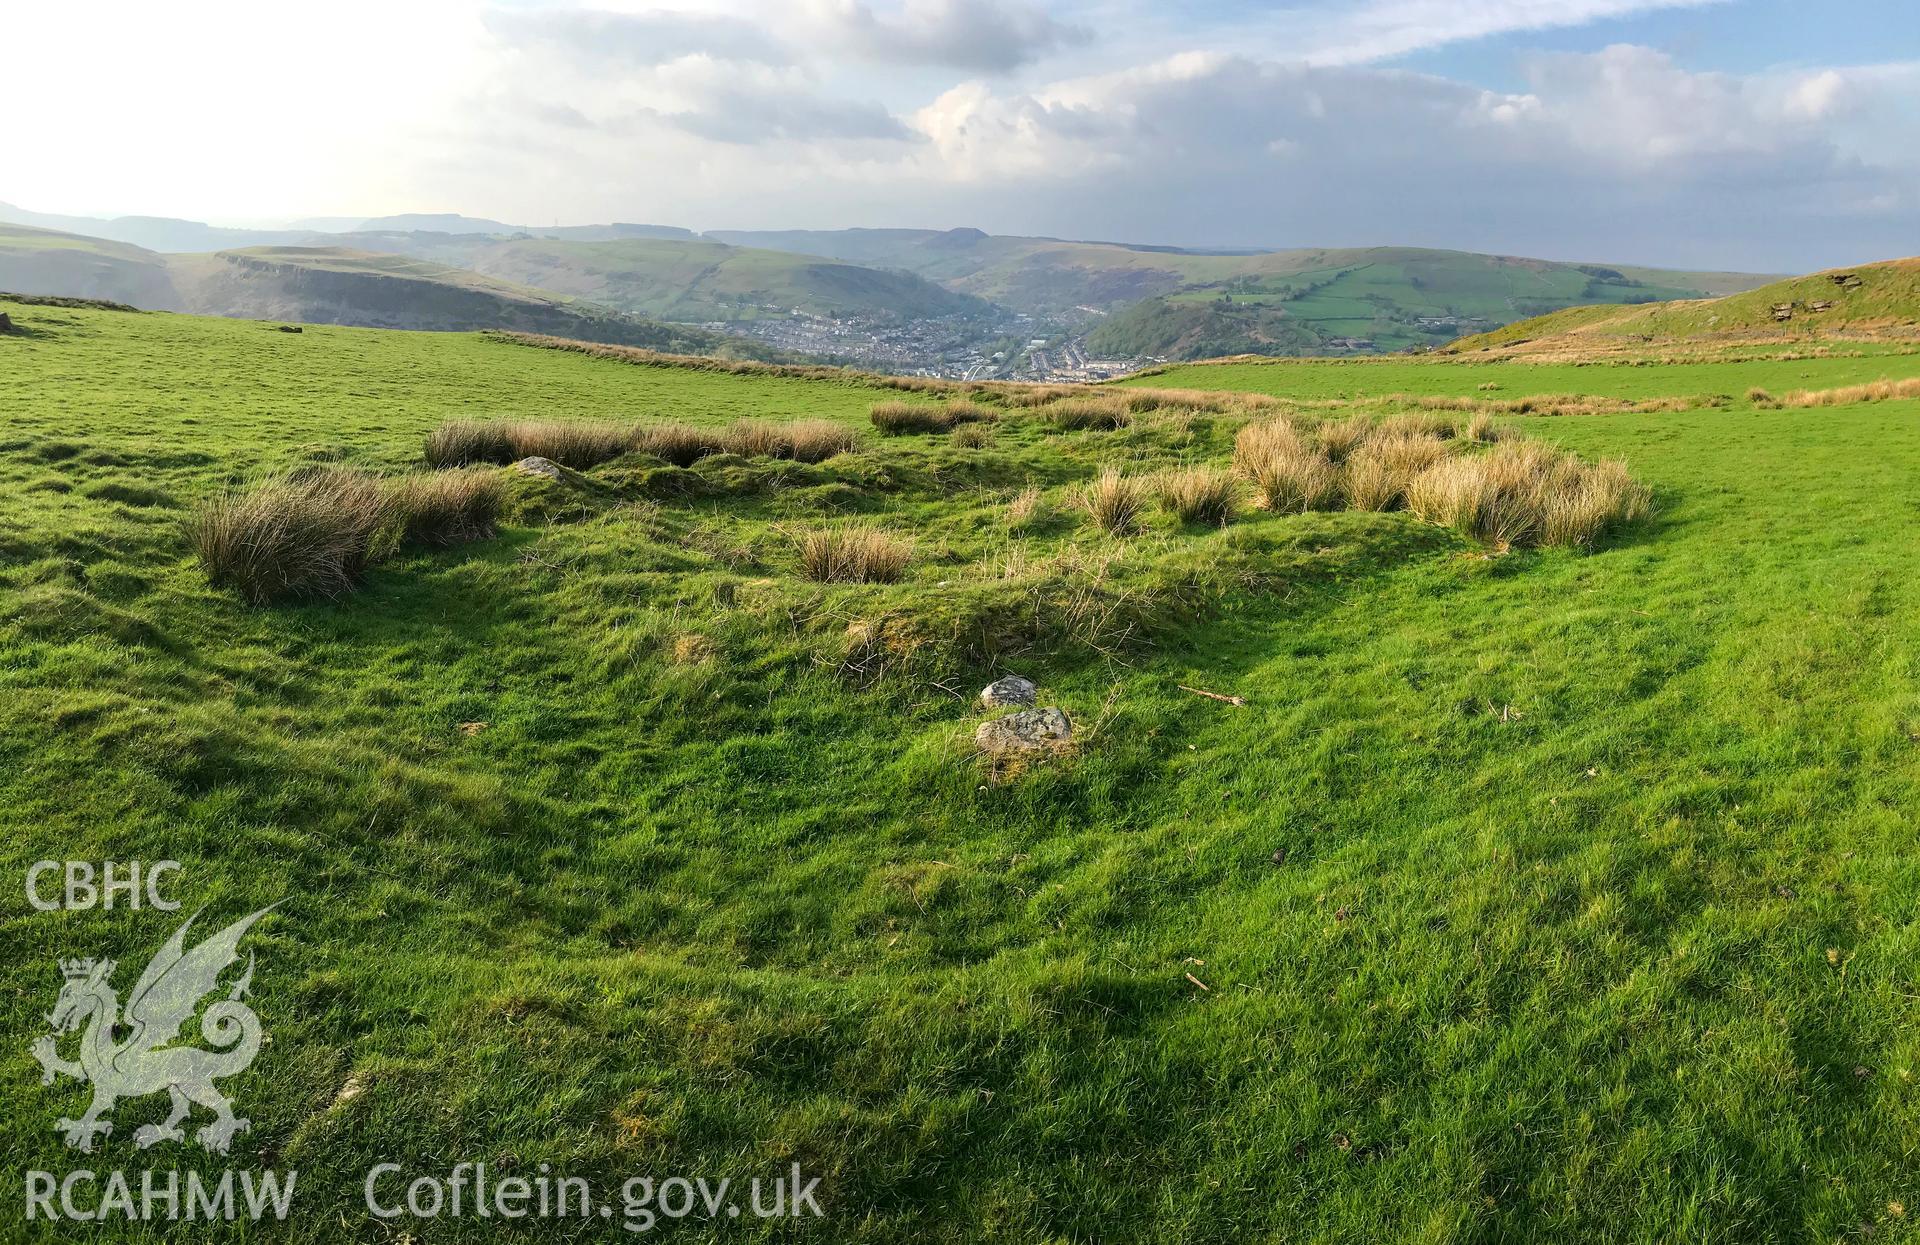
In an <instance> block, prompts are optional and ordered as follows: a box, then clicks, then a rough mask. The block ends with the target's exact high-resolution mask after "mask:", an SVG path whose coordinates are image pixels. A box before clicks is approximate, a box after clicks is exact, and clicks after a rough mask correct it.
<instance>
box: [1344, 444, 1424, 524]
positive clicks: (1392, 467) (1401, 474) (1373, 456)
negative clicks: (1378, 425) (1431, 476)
mask: <svg viewBox="0 0 1920 1245" xmlns="http://www.w3.org/2000/svg"><path fill="white" fill-rule="evenodd" d="M1446 456H1447V447H1446V444H1445V443H1444V442H1442V441H1439V440H1436V439H1435V438H1433V437H1423V436H1384V437H1378V438H1376V439H1374V440H1372V441H1369V442H1368V443H1367V444H1365V445H1363V446H1361V447H1360V449H1359V450H1358V451H1357V452H1356V453H1355V454H1354V455H1353V457H1351V458H1349V459H1348V460H1347V461H1346V464H1345V466H1344V467H1343V468H1342V469H1341V472H1340V492H1341V495H1342V496H1343V497H1344V498H1345V499H1346V503H1347V505H1348V506H1349V507H1351V508H1352V509H1355V510H1398V509H1399V508H1400V507H1401V506H1403V505H1405V504H1406V500H1407V487H1408V486H1409V485H1410V484H1412V483H1413V478H1414V477H1415V476H1417V475H1419V474H1420V473H1421V472H1423V471H1425V470H1426V469H1427V468H1429V467H1431V466H1433V465H1434V464H1435V463H1437V462H1439V461H1440V460H1441V459H1443V458H1445V457H1446Z"/></svg>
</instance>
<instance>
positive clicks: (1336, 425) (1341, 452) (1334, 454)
mask: <svg viewBox="0 0 1920 1245" xmlns="http://www.w3.org/2000/svg"><path fill="white" fill-rule="evenodd" d="M1372 435H1373V421H1372V420H1370V419H1368V418H1367V417H1366V416H1365V415H1350V416H1348V417H1347V418H1346V419H1342V420H1329V421H1327V422H1326V423H1323V424H1321V425H1320V426H1319V427H1318V428H1316V429H1314V439H1315V440H1316V441H1318V442H1319V443H1320V449H1321V451H1322V452H1323V453H1325V454H1326V456H1327V457H1328V458H1330V459H1332V460H1333V461H1334V462H1336V463H1340V462H1345V461H1346V460H1347V456H1348V455H1350V454H1352V453H1353V452H1354V451H1355V450H1357V449H1359V448H1360V447H1361V446H1362V445H1364V444H1365V443H1366V441H1367V438H1368V437H1370V436H1372Z"/></svg>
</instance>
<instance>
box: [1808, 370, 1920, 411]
mask: <svg viewBox="0 0 1920 1245" xmlns="http://www.w3.org/2000/svg"><path fill="white" fill-rule="evenodd" d="M1899 398H1920V377H1914V378H1912V379H1910V380H1876V381H1871V382H1869V383H1867V384H1864V385H1847V386H1844V387H1842V388H1839V389H1798V390H1795V391H1794V392H1792V393H1790V394H1788V395H1787V396H1786V397H1785V398H1783V399H1781V401H1782V402H1783V403H1784V404H1785V405H1787V406H1795V407H1811V406H1852V405H1853V404H1855V403H1856V402H1891V401H1894V400H1896V399H1899Z"/></svg>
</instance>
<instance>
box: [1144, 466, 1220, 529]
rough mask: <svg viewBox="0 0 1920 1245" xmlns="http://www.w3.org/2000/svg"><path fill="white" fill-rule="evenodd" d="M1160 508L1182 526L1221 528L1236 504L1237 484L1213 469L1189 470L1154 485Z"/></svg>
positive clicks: (1194, 468) (1176, 472)
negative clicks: (1202, 524) (1199, 525)
mask: <svg viewBox="0 0 1920 1245" xmlns="http://www.w3.org/2000/svg"><path fill="white" fill-rule="evenodd" d="M1154 493H1155V495H1156V496H1158V497H1159V499H1160V505H1161V507H1162V508H1163V509H1164V510H1166V512H1167V513H1168V514H1171V515H1173V516H1174V517H1175V518H1177V519H1179V520H1180V521H1181V522H1182V523H1206V524H1210V525H1212V526H1214V527H1224V526H1226V524H1227V522H1228V521H1229V520H1231V519H1232V518H1233V512H1234V508H1235V507H1236V506H1238V505H1239V502H1240V486H1239V482H1238V481H1237V480H1235V479H1234V477H1233V474H1232V473H1231V472H1227V471H1221V470H1220V469H1218V468H1216V467H1189V468H1187V469H1185V470H1182V471H1174V472H1170V473H1168V474H1166V475H1163V476H1161V477H1160V478H1159V479H1158V480H1157V481H1155V482H1154Z"/></svg>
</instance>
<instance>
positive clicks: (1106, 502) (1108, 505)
mask: <svg viewBox="0 0 1920 1245" xmlns="http://www.w3.org/2000/svg"><path fill="white" fill-rule="evenodd" d="M1079 501H1080V507H1081V509H1083V510H1085V511H1086V512H1087V517H1088V518H1090V519H1092V520H1093V525H1094V526H1095V527H1097V528H1099V529H1100V530H1101V531H1103V532H1105V533H1107V534H1108V535H1110V536H1124V535H1126V534H1127V533H1128V532H1131V531H1132V530H1133V529H1134V528H1135V527H1136V526H1138V524H1139V522H1140V513H1141V511H1142V510H1144V509H1145V508H1146V504H1147V491H1146V489H1144V488H1143V487H1141V485H1140V482H1139V481H1138V480H1134V479H1131V478H1129V477H1127V476H1124V475H1121V474H1120V473H1119V472H1118V471H1115V470H1114V469H1112V468H1111V467H1109V468H1108V469H1107V470H1105V471H1103V472H1101V473H1100V474H1099V476H1098V477H1096V478H1095V479H1094V480H1093V481H1092V482H1091V483H1089V484H1088V485H1087V486H1086V487H1085V488H1083V489H1081V490H1080V497H1079Z"/></svg>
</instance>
